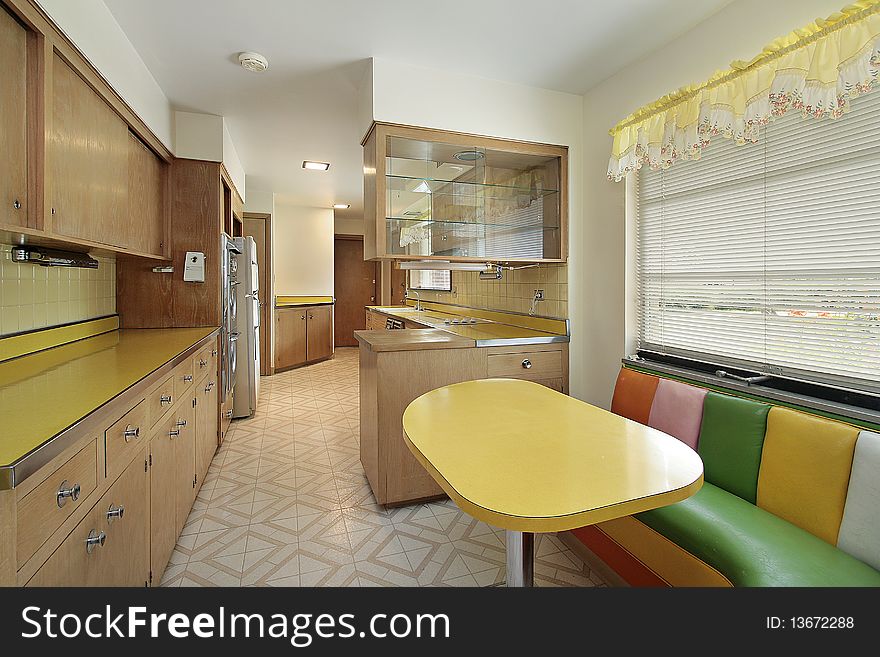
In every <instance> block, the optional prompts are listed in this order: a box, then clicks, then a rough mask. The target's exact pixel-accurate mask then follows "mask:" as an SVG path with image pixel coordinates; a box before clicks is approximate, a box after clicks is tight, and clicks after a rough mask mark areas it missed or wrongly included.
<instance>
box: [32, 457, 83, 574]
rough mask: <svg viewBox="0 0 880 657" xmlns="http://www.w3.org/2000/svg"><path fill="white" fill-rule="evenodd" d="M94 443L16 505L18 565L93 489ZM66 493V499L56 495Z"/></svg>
mask: <svg viewBox="0 0 880 657" xmlns="http://www.w3.org/2000/svg"><path fill="white" fill-rule="evenodd" d="M97 469H98V459H97V442H96V441H95V440H93V441H92V442H90V443H89V444H88V445H87V446H86V447H83V448H82V449H81V450H80V451H79V452H77V453H76V454H75V455H74V456H73V457H71V459H70V460H69V461H67V462H66V463H65V464H64V465H62V466H61V467H60V468H58V469H57V470H56V471H55V472H54V473H53V474H52V475H50V476H49V478H48V479H46V480H45V481H44V482H43V483H41V484H40V485H39V486H37V487H36V488H35V489H34V490H32V491H31V492H30V493H28V494H27V495H25V496H24V497H23V498H22V500H21V501H20V502H19V503H18V546H17V553H18V563H19V564H23V563H24V562H25V561H27V560H28V559H30V557H31V556H32V555H33V553H34V552H36V551H37V549H38V548H39V547H40V546H41V545H42V544H43V543H45V542H46V539H47V538H49V537H50V536H51V535H52V534H53V533H54V532H55V530H56V529H58V528H59V527H60V526H61V523H63V522H64V521H65V520H67V518H68V517H70V515H71V514H72V513H73V512H74V511H75V510H76V509H77V508H79V506H80V505H81V504H83V503H84V502H86V501H88V503H89V504H91V502H92V500H89V496H90V495H91V494H92V492H93V491H94V490H95V488H96V486H97ZM62 491H66V492H67V494H66V495H59V493H60V492H62Z"/></svg>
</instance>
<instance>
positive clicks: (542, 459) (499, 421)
mask: <svg viewBox="0 0 880 657" xmlns="http://www.w3.org/2000/svg"><path fill="white" fill-rule="evenodd" d="M403 429H404V439H405V441H406V444H407V445H408V447H409V449H410V450H411V451H412V453H413V454H414V455H415V457H416V459H418V461H419V462H420V463H421V464H422V465H423V466H424V467H425V469H426V470H427V471H428V472H429V473H430V474H431V476H432V477H434V479H435V480H436V481H437V483H438V484H440V486H441V487H442V488H443V490H444V491H446V493H447V494H448V495H449V497H451V498H452V500H453V501H455V503H456V504H458V506H459V507H460V508H461V509H462V510H463V511H465V512H466V513H468V514H470V515H471V516H473V517H474V518H477V519H478V520H482V521H484V522H486V523H488V524H490V525H494V526H496V527H501V528H503V529H505V530H507V534H506V539H507V585H508V586H532V585H533V581H534V547H535V534H536V533H545V532H558V531H565V530H568V529H574V528H576V527H583V526H584V525H592V524H595V523H598V522H604V521H605V520H611V519H613V518H619V517H621V516H626V515H630V514H633V513H639V512H641V511H647V510H649V509H654V508H657V507H661V506H666V505H667V504H672V503H674V502H679V501H681V500H683V499H686V498H688V497H690V496H691V495H693V494H694V493H696V492H697V491H698V490H699V489H700V487H701V486H702V485H703V462H702V461H701V460H700V457H699V456H698V455H697V453H696V452H694V450H692V449H691V448H690V447H688V446H687V445H685V444H684V443H682V442H681V441H679V440H676V439H675V438H673V437H672V436H669V435H668V434H665V433H663V432H661V431H657V430H656V429H652V428H650V427H646V426H644V425H641V424H639V423H637V422H633V421H631V420H627V419H625V418H623V417H620V416H619V415H614V414H613V413H609V412H608V411H606V410H603V409H601V408H597V407H595V406H591V405H590V404H586V403H584V402H582V401H579V400H577V399H574V398H573V397H569V396H567V395H563V394H561V393H558V392H555V391H553V390H550V389H549V388H546V387H544V386H542V385H539V384H537V383H531V382H529V381H520V380H517V379H485V380H480V381H468V382H466V383H456V384H453V385H449V386H445V387H442V388H438V389H436V390H432V391H431V392H428V393H425V394H424V395H422V396H421V397H418V398H417V399H415V400H414V401H413V402H412V403H411V404H410V405H409V406H408V407H407V409H406V411H405V412H404V414H403Z"/></svg>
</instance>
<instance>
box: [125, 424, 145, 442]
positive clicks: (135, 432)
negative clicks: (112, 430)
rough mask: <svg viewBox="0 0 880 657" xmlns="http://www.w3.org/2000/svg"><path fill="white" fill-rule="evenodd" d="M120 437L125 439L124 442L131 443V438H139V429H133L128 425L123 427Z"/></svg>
mask: <svg viewBox="0 0 880 657" xmlns="http://www.w3.org/2000/svg"><path fill="white" fill-rule="evenodd" d="M122 437H123V438H125V442H127V443H128V442H131V439H132V438H140V437H141V428H140V427H133V426H131V425H130V424H127V425H126V426H125V431H123V432H122Z"/></svg>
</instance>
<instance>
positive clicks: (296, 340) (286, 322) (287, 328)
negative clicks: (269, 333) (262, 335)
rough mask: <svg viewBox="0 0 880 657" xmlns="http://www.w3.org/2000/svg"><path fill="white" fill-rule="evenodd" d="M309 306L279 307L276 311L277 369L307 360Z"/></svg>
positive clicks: (293, 365)
mask: <svg viewBox="0 0 880 657" xmlns="http://www.w3.org/2000/svg"><path fill="white" fill-rule="evenodd" d="M307 313H308V309H307V308H304V307H303V308H278V309H277V310H276V311H275V370H276V371H277V370H284V369H288V368H291V367H296V366H297V365H302V364H303V363H305V362H306V360H307V358H306V353H307V334H306V318H307V317H308V314H307Z"/></svg>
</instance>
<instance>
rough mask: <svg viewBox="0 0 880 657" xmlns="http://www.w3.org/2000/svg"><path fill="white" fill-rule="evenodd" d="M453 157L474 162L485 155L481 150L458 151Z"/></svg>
mask: <svg viewBox="0 0 880 657" xmlns="http://www.w3.org/2000/svg"><path fill="white" fill-rule="evenodd" d="M453 157H454V158H455V159H456V160H461V161H462V162H476V161H477V160H482V159H483V158H484V157H486V155H485V153H483V152H482V151H459V152H458V153H456V154H455V155H453Z"/></svg>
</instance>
